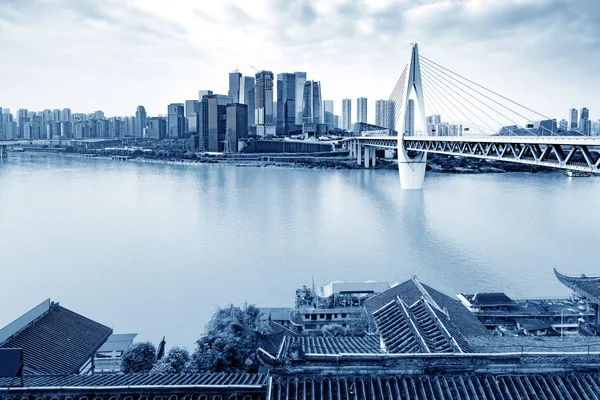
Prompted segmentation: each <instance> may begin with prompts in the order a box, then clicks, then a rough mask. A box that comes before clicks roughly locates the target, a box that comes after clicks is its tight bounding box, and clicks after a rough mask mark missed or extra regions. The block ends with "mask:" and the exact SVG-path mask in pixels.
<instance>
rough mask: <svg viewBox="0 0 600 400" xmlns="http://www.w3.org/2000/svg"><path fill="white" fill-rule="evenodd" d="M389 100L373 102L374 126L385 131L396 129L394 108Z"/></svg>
mask: <svg viewBox="0 0 600 400" xmlns="http://www.w3.org/2000/svg"><path fill="white" fill-rule="evenodd" d="M395 105H396V104H395V103H394V102H393V101H391V100H377V101H376V102H375V125H379V126H382V127H384V128H387V129H392V130H393V129H396V127H395V125H396V123H395V122H396V121H395V120H396V107H395Z"/></svg>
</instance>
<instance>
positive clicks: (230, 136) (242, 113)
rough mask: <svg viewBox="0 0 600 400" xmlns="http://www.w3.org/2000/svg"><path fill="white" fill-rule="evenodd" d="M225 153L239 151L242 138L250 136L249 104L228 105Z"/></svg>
mask: <svg viewBox="0 0 600 400" xmlns="http://www.w3.org/2000/svg"><path fill="white" fill-rule="evenodd" d="M225 130H226V131H225V143H224V148H223V150H224V152H225V153H237V152H238V151H239V143H240V140H241V139H246V138H247V137H248V106H247V105H246V104H240V103H231V104H227V106H226V121H225Z"/></svg>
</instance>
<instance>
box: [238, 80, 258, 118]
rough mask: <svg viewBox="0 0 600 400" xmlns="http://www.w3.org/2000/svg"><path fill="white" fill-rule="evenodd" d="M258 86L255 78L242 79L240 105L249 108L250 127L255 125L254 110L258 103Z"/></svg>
mask: <svg viewBox="0 0 600 400" xmlns="http://www.w3.org/2000/svg"><path fill="white" fill-rule="evenodd" d="M255 87H256V85H255V84H254V77H253V76H244V77H242V80H241V83H240V103H242V104H246V105H247V106H248V126H252V125H254V110H255V106H254V105H255V103H256V93H255V92H256V89H255Z"/></svg>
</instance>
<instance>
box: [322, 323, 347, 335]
mask: <svg viewBox="0 0 600 400" xmlns="http://www.w3.org/2000/svg"><path fill="white" fill-rule="evenodd" d="M321 334H322V335H323V336H346V329H345V328H344V327H343V326H342V325H340V324H327V325H323V327H322V328H321Z"/></svg>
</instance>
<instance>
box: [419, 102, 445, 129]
mask: <svg viewBox="0 0 600 400" xmlns="http://www.w3.org/2000/svg"><path fill="white" fill-rule="evenodd" d="M413 109H414V107H413ZM441 125H442V117H441V115H439V114H434V115H430V116H428V117H427V134H428V135H430V136H447V135H445V134H444V132H442V127H441Z"/></svg>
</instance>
